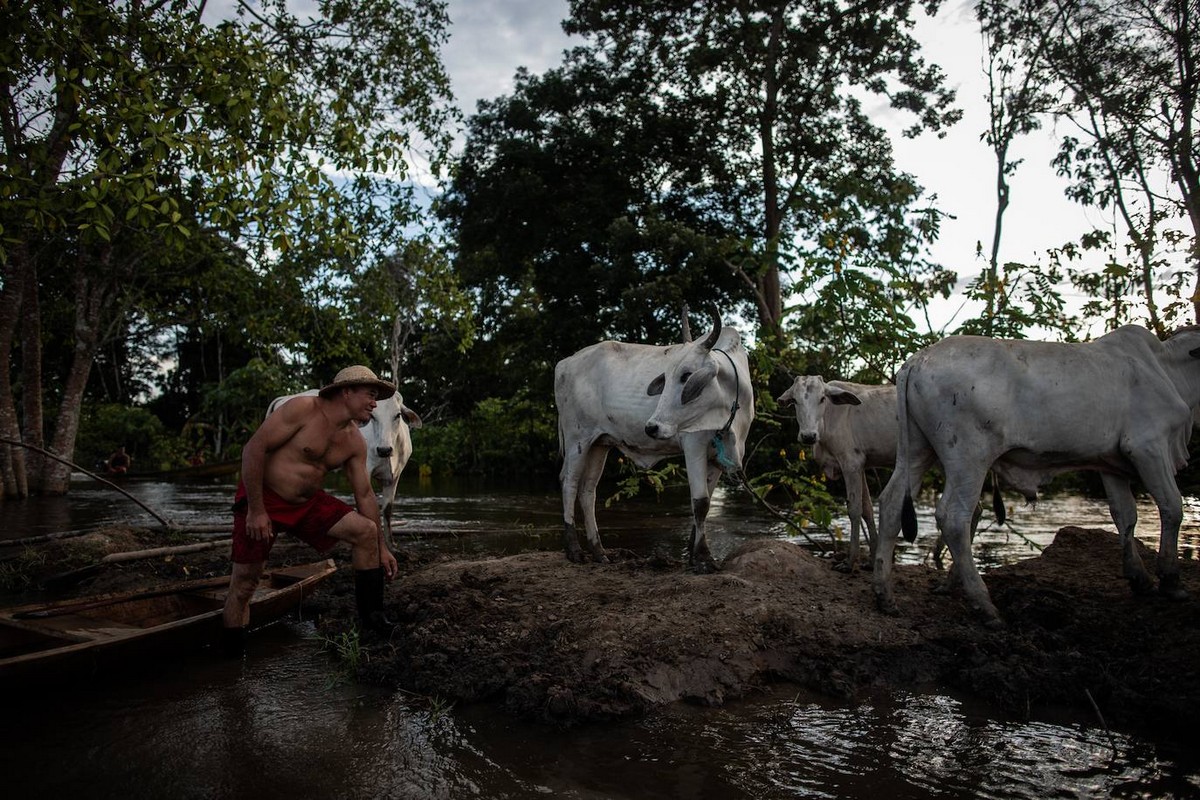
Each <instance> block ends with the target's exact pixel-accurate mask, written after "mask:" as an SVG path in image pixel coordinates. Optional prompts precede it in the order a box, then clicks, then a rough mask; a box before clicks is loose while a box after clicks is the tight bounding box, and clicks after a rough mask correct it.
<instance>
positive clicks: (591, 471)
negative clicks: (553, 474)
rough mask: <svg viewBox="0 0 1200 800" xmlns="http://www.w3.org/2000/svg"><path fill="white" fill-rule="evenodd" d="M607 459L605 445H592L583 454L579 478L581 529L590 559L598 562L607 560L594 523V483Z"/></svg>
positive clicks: (602, 470) (598, 531)
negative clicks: (581, 512) (585, 535)
mask: <svg viewBox="0 0 1200 800" xmlns="http://www.w3.org/2000/svg"><path fill="white" fill-rule="evenodd" d="M607 460H608V448H607V447H593V448H592V449H591V450H588V452H587V453H586V454H585V455H584V458H583V462H584V464H583V474H582V475H580V478H579V508H580V509H581V510H582V511H583V530H584V532H585V533H586V534H587V543H588V550H589V551H590V552H591V554H592V560H593V561H595V562H596V563H599V564H604V563H607V562H608V556H607V555H605V553H604V545H602V544H601V543H600V527H599V526H598V525H597V524H596V485H597V484H598V483H600V478H601V476H602V475H604V463H605V462H606V461H607Z"/></svg>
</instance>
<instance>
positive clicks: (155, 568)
mask: <svg viewBox="0 0 1200 800" xmlns="http://www.w3.org/2000/svg"><path fill="white" fill-rule="evenodd" d="M154 537H155V535H154V534H149V533H147V532H144V531H138V530H135V529H114V530H112V531H108V532H105V533H104V534H97V535H94V536H93V537H92V538H91V539H90V540H89V541H87V542H79V543H76V544H63V545H55V547H54V548H46V549H43V550H42V551H39V558H38V559H36V563H35V560H30V561H29V563H26V564H24V565H23V568H24V569H25V570H26V571H27V572H29V573H30V577H32V578H36V577H37V576H38V575H41V576H45V575H47V574H51V573H53V572H54V571H55V568H56V566H58V567H61V566H62V564H64V563H67V564H72V565H77V564H78V563H80V562H81V561H86V560H87V558H94V557H95V556H96V555H97V554H102V553H104V552H111V551H114V550H120V549H136V548H137V547H139V546H146V545H147V544H149V543H153V542H154V541H155V539H154ZM160 543H161V542H160ZM81 547H86V548H88V551H87V553H86V554H85V555H82V556H81V555H80V552H79V548H81ZM614 555H615V556H616V560H615V562H614V563H611V564H587V565H576V564H571V563H569V562H567V561H566V559H565V558H564V557H563V555H562V554H561V553H560V552H532V553H524V554H520V555H514V556H508V557H502V558H494V557H493V558H478V559H470V560H461V559H454V558H450V557H436V558H433V560H419V559H417V558H415V557H412V556H411V555H409V554H407V553H405V552H404V551H403V550H402V552H401V553H400V559H401V576H400V578H399V579H398V580H397V581H396V582H395V583H393V584H391V585H390V586H389V587H388V594H387V607H388V611H389V613H390V614H391V615H392V616H393V617H394V618H395V620H396V622H397V625H396V627H395V630H394V631H393V633H392V635H391V637H390V638H388V639H386V640H385V639H381V638H377V637H376V638H372V637H368V638H366V639H365V640H364V642H363V658H362V662H361V666H360V668H359V670H358V678H359V679H360V680H363V681H369V682H373V683H381V684H386V685H389V686H395V687H397V688H401V689H405V690H407V691H412V692H417V693H421V694H425V695H429V696H434V697H437V698H440V699H441V700H442V701H454V702H487V703H494V704H496V705H497V706H498V707H500V708H503V709H504V710H505V711H506V712H507V713H511V714H514V715H518V716H521V717H525V718H532V719H537V720H542V721H545V722H548V723H552V724H559V725H571V724H579V723H584V722H587V721H592V720H607V719H615V718H621V717H627V716H630V715H636V714H642V713H646V712H648V711H652V710H653V709H654V708H655V707H658V706H661V705H663V704H666V703H673V702H678V701H683V702H691V703H697V704H702V705H720V704H722V703H724V702H727V701H729V700H732V699H736V698H740V697H744V696H747V695H749V694H751V693H754V692H756V691H757V690H759V689H760V688H761V687H763V686H765V685H767V684H770V683H773V682H781V681H782V682H790V683H794V684H797V685H801V686H804V687H806V688H809V689H812V690H815V691H818V692H821V693H824V694H827V695H831V696H834V697H839V698H846V699H849V700H852V701H853V700H863V699H867V698H869V697H871V696H872V694H873V693H876V692H887V691H891V690H893V689H906V690H916V691H920V690H956V691H960V692H965V693H969V694H971V695H974V696H976V697H978V698H980V699H982V700H984V701H987V702H989V703H991V704H992V705H993V706H995V707H996V708H997V710H999V711H1001V712H1004V713H1008V714H1011V715H1013V716H1015V717H1017V718H1026V717H1029V716H1036V715H1037V714H1039V713H1040V712H1041V711H1042V710H1045V709H1047V708H1050V707H1067V708H1069V709H1071V710H1073V711H1075V712H1076V713H1078V714H1079V716H1080V718H1084V719H1088V720H1090V721H1092V722H1093V723H1095V724H1099V717H1097V716H1096V709H1098V710H1099V713H1100V714H1101V715H1102V716H1103V719H1104V721H1105V722H1106V723H1107V724H1108V725H1109V726H1111V727H1114V728H1121V729H1126V730H1130V731H1145V732H1149V733H1152V734H1154V735H1156V736H1173V737H1176V738H1178V737H1183V738H1185V739H1188V740H1191V739H1194V738H1196V737H1197V734H1196V726H1195V724H1194V721H1195V720H1196V719H1200V666H1198V663H1197V660H1198V659H1200V615H1198V612H1200V607H1198V605H1200V604H1198V601H1197V599H1196V598H1200V573H1198V572H1197V570H1198V569H1200V565H1197V564H1196V562H1193V561H1183V562H1181V575H1182V584H1183V586H1184V587H1185V588H1186V589H1188V591H1189V592H1190V593H1191V595H1192V598H1193V599H1190V600H1187V601H1182V602H1173V601H1169V600H1166V599H1164V598H1160V597H1158V596H1157V595H1154V596H1149V597H1134V596H1133V595H1132V594H1131V592H1130V591H1129V589H1128V587H1127V585H1126V584H1125V582H1124V581H1123V580H1122V579H1121V578H1120V571H1121V566H1120V564H1121V559H1120V548H1119V543H1118V540H1117V537H1116V535H1115V534H1113V533H1110V532H1108V531H1104V530H1091V529H1083V528H1076V527H1068V528H1063V529H1062V530H1061V531H1060V532H1059V533H1058V535H1057V537H1056V539H1055V541H1054V543H1053V544H1052V545H1051V546H1050V547H1048V548H1046V550H1045V551H1044V552H1043V553H1042V554H1041V555H1039V556H1038V557H1036V558H1032V559H1029V560H1026V561H1022V562H1020V563H1018V564H1014V565H1010V566H1007V567H1002V568H999V569H995V570H993V571H991V572H990V573H988V574H987V575H985V580H986V582H987V584H988V586H989V588H990V590H991V593H992V598H993V600H994V601H995V603H996V605H997V607H998V608H999V609H1000V612H1001V614H1002V615H1003V617H1004V618H1005V620H1006V621H1007V625H1006V627H1005V628H1004V629H1003V630H999V631H992V630H988V629H985V628H984V627H983V626H982V625H981V624H979V623H978V621H977V620H976V619H975V618H974V617H972V616H971V615H969V614H968V612H967V609H966V606H965V603H964V602H963V601H962V600H961V598H960V597H959V596H958V595H954V594H952V595H944V594H937V593H934V592H933V591H932V589H933V588H934V587H935V586H937V585H938V584H939V583H940V581H941V579H942V574H941V573H938V572H937V571H935V570H934V569H932V568H930V567H927V566H924V565H901V566H899V567H897V568H896V570H895V572H896V578H897V587H896V588H897V600H898V602H899V604H900V614H899V615H898V616H895V617H889V616H883V615H881V614H879V613H877V612H876V611H875V610H874V596H873V594H872V592H871V587H870V575H869V573H860V574H856V575H845V574H842V573H840V572H836V571H834V570H833V568H832V564H831V563H830V562H829V561H828V560H826V559H821V558H817V557H815V556H813V555H812V554H810V553H809V552H808V551H807V550H804V549H803V548H801V547H798V546H795V545H791V544H788V543H785V542H779V541H776V540H768V539H756V540H751V541H749V542H747V544H746V545H744V546H743V547H742V548H740V549H739V550H738V551H737V552H735V553H734V554H733V555H731V556H730V557H729V558H728V559H727V560H726V562H725V563H724V565H723V568H722V570H721V571H720V572H719V573H716V574H713V575H693V574H691V573H690V572H688V571H686V570H685V569H684V567H683V565H682V564H681V563H679V562H678V561H675V560H672V559H669V558H665V557H661V556H653V557H649V558H646V557H638V556H634V555H633V554H630V553H615V554H614ZM313 557H314V553H313V551H312V550H311V549H309V548H307V547H306V546H303V545H292V544H289V543H288V542H287V541H286V540H285V541H281V542H280V543H279V544H278V545H277V546H276V548H275V550H274V551H273V553H272V557H271V563H272V565H276V566H279V565H284V564H291V563H300V562H304V561H311V560H313ZM1143 557H1144V558H1146V559H1147V564H1148V565H1149V564H1152V559H1153V553H1151V552H1149V551H1146V550H1145V549H1144V548H1143ZM336 558H337V560H338V561H339V563H340V564H341V565H342V569H341V570H339V573H338V574H337V576H335V578H334V579H332V580H331V581H329V582H328V583H326V584H325V585H324V586H323V587H322V589H321V590H320V591H319V592H318V593H317V595H316V596H315V597H314V598H312V600H311V601H307V602H306V607H307V612H306V613H308V614H316V615H317V618H318V620H319V622H318V625H319V627H320V629H321V630H322V631H323V632H325V633H327V634H330V635H334V636H336V635H337V634H339V633H342V632H344V631H346V630H348V629H349V627H350V626H351V625H352V624H353V620H354V610H353V609H354V606H353V579H352V575H351V570H350V568H349V564H348V553H346V552H344V551H340V550H339V551H337V553H336ZM8 563H9V565H10V566H12V564H13V563H14V560H13V559H10V560H9V562H8ZM228 569H229V564H228V561H227V554H226V553H225V552H224V551H222V550H215V551H210V552H206V553H201V554H191V555H185V556H178V557H173V558H165V559H164V558H160V559H153V560H150V561H146V562H135V563H130V564H119V565H112V566H109V567H106V568H104V569H103V570H100V571H98V572H96V573H95V574H92V575H88V576H86V577H85V578H84V579H81V580H80V581H78V582H77V583H76V584H75V585H73V586H72V587H70V589H69V591H70V592H71V593H75V594H80V593H91V592H105V591H117V590H120V589H125V588H135V587H139V586H144V585H147V584H149V583H154V582H164V581H170V580H179V579H185V578H195V577H204V576H207V575H224V574H228ZM29 598H30V594H29V593H28V592H24V593H19V594H18V593H14V592H12V591H9V592H7V596H0V602H3V604H5V605H8V604H13V603H14V602H16V601H17V600H28V599H29ZM250 657H251V658H252V657H253V639H252V640H251V649H250ZM1093 704H1094V706H1093Z"/></svg>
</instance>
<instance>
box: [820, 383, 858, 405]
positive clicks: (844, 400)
mask: <svg viewBox="0 0 1200 800" xmlns="http://www.w3.org/2000/svg"><path fill="white" fill-rule="evenodd" d="M825 396H826V397H828V398H829V399H830V400H831V401H832V402H833V404H834V405H835V406H846V405H849V406H861V405H862V400H859V399H858V395H856V394H855V393H854V392H850V391H847V390H846V389H839V388H838V387H836V386H826V387H825Z"/></svg>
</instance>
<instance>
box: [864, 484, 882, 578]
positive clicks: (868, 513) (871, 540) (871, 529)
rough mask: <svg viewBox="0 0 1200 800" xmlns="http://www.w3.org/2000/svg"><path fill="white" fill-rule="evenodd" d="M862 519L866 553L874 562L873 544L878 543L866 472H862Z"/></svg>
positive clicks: (877, 532)
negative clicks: (865, 537)
mask: <svg viewBox="0 0 1200 800" xmlns="http://www.w3.org/2000/svg"><path fill="white" fill-rule="evenodd" d="M862 518H863V521H864V522H866V523H867V552H868V553H870V557H871V561H870V562H868V564H870V563H873V562H874V560H875V543H876V542H878V541H879V530H878V529H877V528H876V527H875V508H874V507H873V505H872V504H871V487H870V485H869V484H868V483H867V472H866V470H863V471H862Z"/></svg>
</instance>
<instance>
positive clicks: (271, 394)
mask: <svg viewBox="0 0 1200 800" xmlns="http://www.w3.org/2000/svg"><path fill="white" fill-rule="evenodd" d="M307 388H309V387H308V386H306V385H302V383H301V382H299V381H297V380H295V379H294V378H289V377H288V375H287V374H286V373H285V371H284V370H283V368H282V367H280V366H279V365H277V364H268V363H267V362H265V361H263V360H261V359H257V358H256V359H251V361H250V362H249V363H248V364H246V366H244V367H241V368H239V369H235V370H233V371H232V372H231V373H229V375H228V377H226V379H225V380H224V381H222V382H221V383H219V384H214V385H210V386H208V387H206V390H205V392H204V398H203V401H202V405H201V413H202V415H203V417H204V418H205V419H206V420H209V424H210V425H211V426H213V428H214V429H215V433H216V440H217V441H218V442H220V443H222V448H221V450H220V455H221V456H222V457H227V458H235V457H237V456H238V455H240V452H241V446H242V445H244V444H245V443H246V440H247V439H249V438H250V436H251V435H252V434H253V433H254V431H256V430H258V426H259V425H260V424H261V423H262V421H263V416H264V414H265V413H266V410H267V406H268V405H269V404H270V402H271V401H272V400H273V399H275V398H276V397H280V396H282V395H285V394H294V393H295V392H298V391H303V390H304V389H307Z"/></svg>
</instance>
